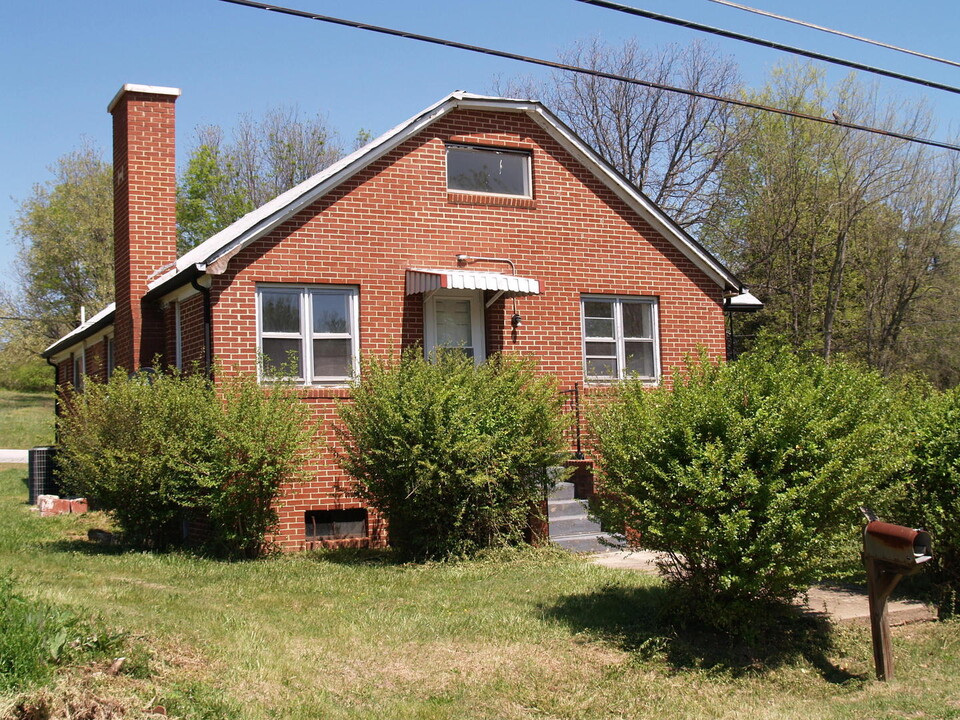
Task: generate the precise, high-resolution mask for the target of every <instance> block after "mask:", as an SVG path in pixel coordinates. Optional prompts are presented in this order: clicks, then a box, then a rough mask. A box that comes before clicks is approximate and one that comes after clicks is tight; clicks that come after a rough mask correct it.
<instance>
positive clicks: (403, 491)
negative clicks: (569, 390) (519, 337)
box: [336, 348, 567, 559]
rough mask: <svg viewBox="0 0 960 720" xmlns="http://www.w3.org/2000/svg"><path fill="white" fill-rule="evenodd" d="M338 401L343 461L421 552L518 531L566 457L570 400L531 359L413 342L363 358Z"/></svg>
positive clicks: (406, 546)
mask: <svg viewBox="0 0 960 720" xmlns="http://www.w3.org/2000/svg"><path fill="white" fill-rule="evenodd" d="M351 386H352V388H351V389H352V393H351V395H352V400H351V402H349V403H344V404H343V405H342V406H341V407H340V410H339V414H340V423H339V424H338V425H337V426H336V433H337V438H338V441H339V447H340V450H339V453H340V463H341V465H342V466H343V468H344V470H346V472H347V473H349V475H350V476H351V477H352V478H353V480H354V482H355V483H356V491H357V492H358V493H359V494H360V496H361V497H364V498H366V499H367V500H369V501H370V502H371V503H372V504H373V505H374V506H375V507H377V508H378V509H379V510H380V511H381V512H382V513H383V514H384V515H385V516H386V519H387V523H388V528H389V533H390V543H391V545H393V546H394V547H395V548H397V549H398V550H399V552H400V553H401V554H403V555H405V556H407V557H411V558H415V559H423V558H431V557H444V556H448V555H460V554H469V553H472V552H475V551H476V550H479V549H481V548H485V547H491V546H496V545H503V544H508V543H515V542H518V541H520V540H521V539H522V538H523V535H524V532H525V530H526V529H527V527H528V526H529V520H530V515H531V512H533V509H534V506H535V503H536V502H537V501H539V500H542V499H543V497H544V492H545V483H546V474H545V472H546V468H547V467H548V466H552V465H558V464H561V463H562V462H563V459H564V455H565V451H566V450H567V444H566V441H565V439H564V433H563V430H564V427H565V420H564V417H563V415H562V412H561V409H562V400H561V399H560V396H559V395H558V393H557V392H556V387H555V383H554V381H553V380H552V379H551V378H548V377H545V376H543V375H539V374H537V373H535V372H534V367H533V365H532V364H531V363H530V362H527V361H520V360H517V359H514V358H509V357H496V358H490V359H488V360H487V362H486V363H484V364H483V365H481V366H479V367H477V366H475V365H474V361H473V359H472V358H469V357H466V356H465V355H463V354H462V353H459V352H444V353H438V356H437V357H436V359H435V361H434V362H430V361H427V360H425V359H424V357H423V351H422V350H420V349H418V348H411V349H409V350H407V351H406V352H404V354H403V356H402V357H401V358H400V359H399V361H395V362H391V361H386V360H379V359H376V358H367V359H366V360H365V361H364V363H363V370H362V372H361V374H360V377H359V378H357V379H355V380H354V381H353V382H352V383H351Z"/></svg>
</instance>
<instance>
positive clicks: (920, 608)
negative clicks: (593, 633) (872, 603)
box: [593, 550, 937, 625]
mask: <svg viewBox="0 0 960 720" xmlns="http://www.w3.org/2000/svg"><path fill="white" fill-rule="evenodd" d="M656 558H657V554H656V553H652V552H647V551H642V550H641V551H637V552H625V551H621V552H608V553H599V554H597V555H596V556H595V557H594V558H593V562H595V563H596V564H597V565H603V566H604V567H610V568H617V569H620V570H639V571H640V572H646V573H656V572H657V566H656ZM803 606H804V607H805V608H806V611H807V612H811V613H818V614H824V615H828V616H829V617H830V618H831V619H832V620H834V621H835V622H842V623H852V624H855V625H869V624H870V610H869V608H868V606H867V589H866V588H865V587H864V588H860V587H854V586H844V587H836V586H822V585H818V586H815V587H812V588H810V590H809V591H808V592H807V598H806V602H805V603H803ZM887 613H888V616H889V618H890V624H891V625H906V624H907V623H913V622H924V621H927V620H936V619H937V613H936V610H935V609H933V608H931V607H930V606H928V605H924V604H923V603H920V602H917V601H915V600H891V601H890V602H889V603H888V604H887Z"/></svg>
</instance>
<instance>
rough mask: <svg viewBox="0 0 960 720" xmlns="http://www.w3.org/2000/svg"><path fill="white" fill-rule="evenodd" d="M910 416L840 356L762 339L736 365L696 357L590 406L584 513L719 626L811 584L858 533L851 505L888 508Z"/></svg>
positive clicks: (905, 451) (878, 382) (906, 449)
mask: <svg viewBox="0 0 960 720" xmlns="http://www.w3.org/2000/svg"><path fill="white" fill-rule="evenodd" d="M908 415H909V414H908V413H907V414H904V413H902V412H901V410H900V405H899V403H898V402H896V399H895V397H894V396H893V394H892V393H891V392H889V390H888V388H887V387H886V385H885V383H884V382H883V380H882V379H881V377H880V376H879V375H878V374H877V373H876V372H873V371H868V370H866V369H863V368H861V367H859V366H857V365H854V364H850V363H848V362H846V361H844V360H843V359H842V358H841V359H836V360H835V361H834V362H833V363H831V364H827V363H825V362H824V361H823V360H822V359H820V358H817V357H816V356H806V357H801V356H799V355H797V354H795V353H792V352H789V351H784V350H783V349H782V347H781V346H780V345H779V344H778V343H774V342H768V343H765V344H762V345H761V346H760V347H758V348H756V349H754V350H753V351H751V352H748V353H745V354H744V355H743V356H741V358H740V359H738V360H737V361H736V362H734V363H727V364H714V363H713V362H711V361H710V360H709V359H707V358H706V357H701V358H700V359H699V360H697V361H691V362H690V364H689V365H688V367H687V368H686V369H685V371H684V372H682V373H679V374H678V376H677V378H676V380H675V383H674V387H673V388H672V389H670V388H665V387H663V388H657V389H654V390H650V389H649V388H646V387H644V386H643V384H642V383H640V382H625V383H623V384H622V385H621V386H619V387H618V388H617V389H616V391H615V392H614V394H613V397H612V398H610V401H609V402H608V403H605V404H603V405H602V406H601V407H599V408H598V409H597V410H596V411H595V413H594V416H593V429H594V433H595V436H596V447H595V454H596V457H597V463H598V468H599V478H598V493H597V496H596V502H594V503H592V504H591V509H592V510H593V512H594V513H595V514H596V515H597V516H599V517H600V519H601V520H602V522H603V523H604V525H605V527H607V528H608V529H610V528H621V529H623V531H624V532H625V534H626V536H627V538H628V539H630V540H631V541H632V542H634V543H636V544H638V545H639V546H641V547H644V548H648V549H650V550H655V551H658V552H662V553H664V554H665V559H664V560H663V562H662V563H661V566H660V567H661V570H662V571H663V572H664V573H665V574H666V577H667V579H668V581H669V582H670V583H672V584H673V585H674V586H675V587H676V588H677V589H678V590H679V591H680V592H681V593H682V594H683V595H684V597H685V598H686V603H684V605H685V606H688V607H689V608H690V609H691V611H692V612H693V613H694V614H695V615H697V616H699V618H700V619H703V620H706V621H707V622H709V623H712V624H716V625H719V626H726V627H728V628H729V627H732V626H735V625H738V624H739V623H742V622H743V621H744V620H748V619H749V618H751V617H756V614H757V613H758V612H759V611H760V608H762V607H763V606H764V605H771V604H778V603H784V602H786V601H789V600H791V599H792V598H794V597H795V596H796V595H797V594H799V593H800V592H801V591H803V590H804V589H806V588H807V587H809V585H810V583H811V582H813V581H814V580H816V579H817V577H818V574H819V573H821V572H822V570H823V567H824V565H825V563H826V561H827V560H828V559H830V558H834V557H836V554H837V552H838V550H842V549H844V548H849V544H848V543H847V542H845V540H846V539H848V538H852V537H856V535H857V533H858V531H859V529H860V528H861V527H862V523H861V519H860V516H859V512H858V507H859V506H860V505H862V504H870V505H872V506H874V507H877V508H878V509H879V510H881V511H882V510H884V509H886V505H885V502H889V501H890V499H891V498H892V496H893V495H894V492H893V489H892V488H894V487H895V486H894V483H893V480H892V478H893V477H894V476H895V473H897V472H898V471H900V470H902V469H903V468H905V467H906V466H907V464H908V462H909V456H910V443H911V440H910V437H909V432H907V429H908V428H909V417H908ZM884 497H886V498H887V500H886V501H884V500H883V498H884ZM628 530H629V531H630V532H627V531H628Z"/></svg>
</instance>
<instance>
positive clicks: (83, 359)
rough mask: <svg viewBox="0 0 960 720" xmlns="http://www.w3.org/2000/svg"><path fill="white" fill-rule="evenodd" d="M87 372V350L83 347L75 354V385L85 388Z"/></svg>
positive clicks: (78, 388) (77, 387)
mask: <svg viewBox="0 0 960 720" xmlns="http://www.w3.org/2000/svg"><path fill="white" fill-rule="evenodd" d="M86 374H87V351H86V349H85V348H84V349H82V350H81V351H80V352H79V353H77V354H76V355H74V356H73V387H74V388H75V389H76V390H83V380H84V376H85V375H86Z"/></svg>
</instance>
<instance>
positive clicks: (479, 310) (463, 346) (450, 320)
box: [423, 290, 487, 365]
mask: <svg viewBox="0 0 960 720" xmlns="http://www.w3.org/2000/svg"><path fill="white" fill-rule="evenodd" d="M423 326H424V327H423V335H424V338H423V341H424V342H423V344H424V348H423V349H424V352H426V354H427V357H430V356H431V355H432V354H433V352H434V350H435V349H436V348H438V347H442V348H458V349H460V350H462V351H463V352H465V353H466V354H467V355H468V356H469V357H472V358H473V359H474V362H476V363H477V364H478V365H479V364H480V363H482V362H483V361H484V360H485V359H486V356H487V354H486V348H485V347H484V339H483V336H484V332H483V293H482V291H480V290H438V291H436V292H435V293H434V294H433V295H431V296H430V297H429V298H427V300H426V301H425V302H424V305H423Z"/></svg>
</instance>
